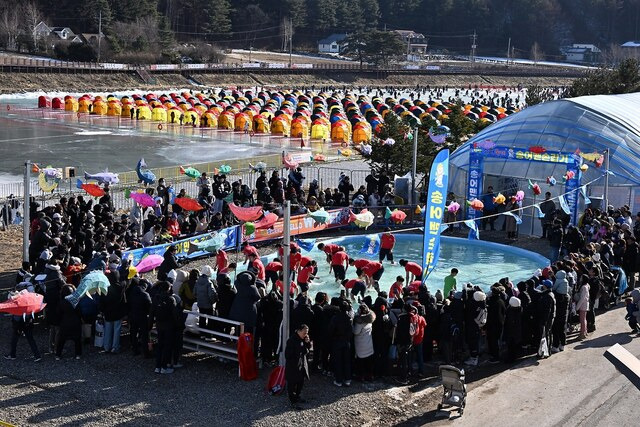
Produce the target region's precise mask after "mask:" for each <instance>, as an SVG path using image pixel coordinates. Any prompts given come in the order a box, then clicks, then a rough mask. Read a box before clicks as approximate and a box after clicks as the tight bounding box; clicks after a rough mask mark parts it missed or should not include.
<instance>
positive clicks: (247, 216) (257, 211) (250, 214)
mask: <svg viewBox="0 0 640 427" xmlns="http://www.w3.org/2000/svg"><path fill="white" fill-rule="evenodd" d="M229 209H231V212H233V214H234V215H235V216H236V218H238V219H239V220H240V221H255V220H256V219H258V218H260V216H261V215H262V206H252V207H250V208H243V207H240V206H237V205H236V204H235V203H229Z"/></svg>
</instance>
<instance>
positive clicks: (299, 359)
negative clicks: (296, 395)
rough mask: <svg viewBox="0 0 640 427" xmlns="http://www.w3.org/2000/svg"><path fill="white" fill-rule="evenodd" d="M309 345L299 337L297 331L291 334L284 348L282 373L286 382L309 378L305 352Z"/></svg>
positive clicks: (306, 352)
mask: <svg viewBox="0 0 640 427" xmlns="http://www.w3.org/2000/svg"><path fill="white" fill-rule="evenodd" d="M310 347H311V345H310V343H308V342H304V341H303V340H302V339H300V336H299V335H298V334H297V333H294V334H293V335H291V337H290V338H289V340H288V341H287V346H286V347H285V350H284V357H285V361H286V362H285V368H284V375H285V379H286V380H287V382H288V383H299V382H301V381H304V379H305V378H309V365H308V362H307V354H309V349H310Z"/></svg>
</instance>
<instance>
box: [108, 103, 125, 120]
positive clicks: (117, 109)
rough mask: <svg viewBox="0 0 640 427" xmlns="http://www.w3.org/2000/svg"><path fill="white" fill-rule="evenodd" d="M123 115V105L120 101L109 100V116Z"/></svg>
mask: <svg viewBox="0 0 640 427" xmlns="http://www.w3.org/2000/svg"><path fill="white" fill-rule="evenodd" d="M120 115H122V105H120V102H118V101H109V103H108V104H107V116H111V117H118V116H120Z"/></svg>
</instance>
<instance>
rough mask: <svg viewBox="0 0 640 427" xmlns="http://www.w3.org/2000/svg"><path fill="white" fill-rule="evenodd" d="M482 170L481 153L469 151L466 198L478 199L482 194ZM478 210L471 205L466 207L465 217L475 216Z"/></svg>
mask: <svg viewBox="0 0 640 427" xmlns="http://www.w3.org/2000/svg"><path fill="white" fill-rule="evenodd" d="M483 170H484V158H483V157H482V154H481V153H476V152H475V151H471V153H470V154H469V176H468V177H467V200H473V199H479V198H480V195H481V194H482V178H483V173H484V172H483ZM477 215H479V213H478V211H476V210H475V209H473V208H472V207H471V206H469V207H467V218H470V219H472V218H475V217H476V216H477Z"/></svg>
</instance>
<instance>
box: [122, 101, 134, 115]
mask: <svg viewBox="0 0 640 427" xmlns="http://www.w3.org/2000/svg"><path fill="white" fill-rule="evenodd" d="M132 108H133V105H132V104H122V110H121V113H120V115H121V116H122V117H126V118H130V117H131V109H132Z"/></svg>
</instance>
